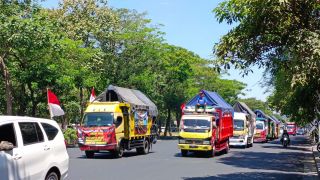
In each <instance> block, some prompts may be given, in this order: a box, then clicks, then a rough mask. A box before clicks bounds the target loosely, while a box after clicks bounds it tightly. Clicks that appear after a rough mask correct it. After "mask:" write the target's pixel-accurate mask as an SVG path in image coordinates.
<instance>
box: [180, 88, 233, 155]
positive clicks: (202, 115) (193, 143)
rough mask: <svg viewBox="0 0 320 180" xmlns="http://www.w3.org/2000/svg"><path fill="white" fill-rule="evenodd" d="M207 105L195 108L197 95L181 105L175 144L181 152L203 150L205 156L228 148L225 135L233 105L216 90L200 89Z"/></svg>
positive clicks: (228, 133) (228, 132)
mask: <svg viewBox="0 0 320 180" xmlns="http://www.w3.org/2000/svg"><path fill="white" fill-rule="evenodd" d="M203 93H204V95H205V97H206V99H207V106H206V108H205V109H206V110H205V112H204V109H203V108H199V109H197V112H196V108H195V106H196V104H197V99H198V97H199V95H197V96H195V97H194V98H192V99H191V100H190V101H189V102H188V103H187V104H186V106H185V107H184V108H183V109H182V111H183V115H182V118H181V125H180V132H179V144H178V147H179V149H181V155H182V156H187V155H188V152H205V153H206V154H207V155H208V156H209V157H212V156H214V155H215V153H216V152H220V151H224V152H225V153H228V151H229V139H230V137H232V136H233V108H232V106H230V105H229V104H228V103H227V102H225V101H224V100H223V99H222V97H221V96H220V95H219V94H217V93H216V92H210V91H205V90H203Z"/></svg>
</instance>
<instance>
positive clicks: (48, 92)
mask: <svg viewBox="0 0 320 180" xmlns="http://www.w3.org/2000/svg"><path fill="white" fill-rule="evenodd" d="M47 103H48V110H49V113H50V119H53V118H52V113H51V109H50V106H49V88H47Z"/></svg>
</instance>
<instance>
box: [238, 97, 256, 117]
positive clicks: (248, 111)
mask: <svg viewBox="0 0 320 180" xmlns="http://www.w3.org/2000/svg"><path fill="white" fill-rule="evenodd" d="M233 109H234V111H235V112H242V113H246V114H248V115H249V116H250V119H254V118H255V117H256V114H255V113H254V112H253V111H252V110H251V109H250V108H249V107H248V106H247V105H246V103H244V102H240V101H238V102H236V103H235V104H234V105H233Z"/></svg>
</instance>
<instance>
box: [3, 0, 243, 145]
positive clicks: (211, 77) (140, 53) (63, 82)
mask: <svg viewBox="0 0 320 180" xmlns="http://www.w3.org/2000/svg"><path fill="white" fill-rule="evenodd" d="M19 2H20V1H19ZM28 2H31V1H26V2H24V1H21V4H19V3H18V4H17V3H11V4H10V3H9V4H0V22H1V24H0V40H1V41H0V56H1V57H5V58H4V61H2V62H3V63H2V64H3V65H6V68H7V70H8V72H9V73H10V75H11V76H6V77H5V76H4V73H5V69H4V68H0V70H1V73H2V76H1V77H0V83H1V84H0V85H1V86H0V113H4V112H5V108H6V106H5V102H8V101H9V100H10V98H8V97H6V92H8V91H9V90H10V88H7V87H9V86H6V83H5V82H7V81H6V80H9V81H10V82H11V84H12V88H11V90H10V91H11V92H13V98H12V99H13V100H14V101H13V114H18V115H30V116H40V117H48V116H49V113H48V109H47V103H46V102H47V100H46V89H47V88H50V89H52V90H53V92H54V93H55V94H56V95H57V96H58V98H59V100H60V102H61V104H62V108H63V109H64V110H65V112H66V115H65V119H66V120H67V122H70V123H75V122H77V121H78V120H79V119H81V118H82V117H81V113H82V112H83V108H85V102H86V101H87V100H88V97H89V95H90V89H91V88H92V87H95V90H96V92H97V94H98V93H99V92H101V91H103V90H104V88H105V87H106V86H107V85H109V84H114V85H117V86H123V87H128V88H136V89H139V90H141V91H142V92H144V93H146V94H147V95H148V96H149V97H150V98H151V99H152V100H153V101H154V102H155V103H156V105H157V106H158V108H159V111H160V119H166V122H167V124H169V123H170V121H172V120H173V119H177V120H179V119H180V117H179V116H180V112H181V110H180V105H181V103H183V102H186V101H187V100H189V99H190V98H191V97H193V96H194V95H196V94H197V93H198V91H199V90H200V89H207V90H210V91H217V92H218V93H220V94H221V95H222V96H223V97H224V98H225V99H226V100H227V101H228V102H230V103H232V102H233V101H235V100H236V99H237V96H238V95H239V94H241V90H242V89H244V87H245V84H243V83H241V82H238V81H234V80H223V79H221V78H220V75H219V74H218V73H216V72H215V71H214V69H213V68H212V61H209V60H206V59H203V58H201V57H199V56H198V55H196V54H194V53H193V52H190V51H188V50H186V49H184V48H182V47H177V46H173V45H170V44H167V43H166V42H165V40H164V37H163V34H164V33H163V32H161V31H159V28H158V26H152V25H150V22H151V20H150V19H146V18H145V14H143V13H142V14H141V13H138V12H136V11H134V10H128V9H112V8H110V7H109V6H108V4H107V3H106V2H105V1H104V2H103V3H101V1H100V0H88V1H82V0H75V1H74V0H65V1H63V2H62V3H61V5H60V6H59V7H58V8H57V9H50V10H48V9H43V8H41V7H38V6H37V5H36V4H35V3H33V2H32V3H29V4H28ZM3 55H5V56H3ZM0 65H1V63H0ZM0 67H1V66H0ZM69 131H71V130H69V129H68V130H67V131H66V132H65V134H66V133H69ZM73 133H74V132H70V135H72V134H73ZM67 136H69V135H67ZM67 136H66V139H67V138H69V137H67Z"/></svg>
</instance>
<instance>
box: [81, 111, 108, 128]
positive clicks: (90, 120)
mask: <svg viewBox="0 0 320 180" xmlns="http://www.w3.org/2000/svg"><path fill="white" fill-rule="evenodd" d="M112 124H113V113H87V114H85V115H84V118H83V126H87V127H94V126H112Z"/></svg>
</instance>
